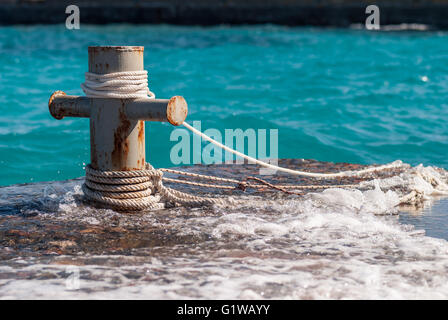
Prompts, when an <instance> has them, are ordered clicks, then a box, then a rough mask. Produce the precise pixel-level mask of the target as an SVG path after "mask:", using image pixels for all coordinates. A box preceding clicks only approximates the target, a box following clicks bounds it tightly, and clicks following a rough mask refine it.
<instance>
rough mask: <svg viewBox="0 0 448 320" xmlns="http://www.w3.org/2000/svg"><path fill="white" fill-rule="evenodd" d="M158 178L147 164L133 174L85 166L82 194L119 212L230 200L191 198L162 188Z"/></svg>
mask: <svg viewBox="0 0 448 320" xmlns="http://www.w3.org/2000/svg"><path fill="white" fill-rule="evenodd" d="M162 177H163V172H162V171H161V170H157V169H154V168H153V167H152V166H151V165H150V164H149V163H147V164H146V169H145V170H133V171H99V170H95V169H93V168H92V167H91V166H90V165H87V166H86V180H85V183H84V184H83V185H82V190H83V192H84V194H85V196H86V197H87V198H88V199H90V200H94V201H97V202H99V203H102V204H105V205H108V206H111V207H113V208H114V209H117V210H120V211H124V210H130V211H139V210H146V209H152V210H157V209H164V208H165V203H166V202H172V203H175V204H181V205H184V206H202V205H213V204H218V205H224V204H228V203H232V199H230V198H225V199H224V198H212V197H200V196H194V195H191V194H188V193H184V192H181V191H178V190H174V189H171V188H168V187H165V186H164V185H163V183H162ZM157 193H158V194H157Z"/></svg>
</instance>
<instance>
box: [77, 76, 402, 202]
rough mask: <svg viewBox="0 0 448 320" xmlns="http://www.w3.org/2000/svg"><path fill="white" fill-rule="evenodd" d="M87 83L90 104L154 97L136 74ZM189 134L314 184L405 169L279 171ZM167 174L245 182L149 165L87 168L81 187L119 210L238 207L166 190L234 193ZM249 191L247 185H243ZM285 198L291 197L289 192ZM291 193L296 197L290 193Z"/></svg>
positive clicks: (84, 87) (397, 164) (145, 79)
mask: <svg viewBox="0 0 448 320" xmlns="http://www.w3.org/2000/svg"><path fill="white" fill-rule="evenodd" d="M85 77H86V79H85V82H84V83H83V84H81V88H82V90H83V91H84V93H85V94H86V96H87V97H90V98H128V99H130V98H149V99H154V98H155V95H154V93H152V92H151V91H150V90H149V88H148V73H147V71H132V72H116V73H109V74H102V75H101V74H94V73H90V72H86V74H85ZM183 125H184V126H185V128H187V129H188V130H190V131H191V132H193V133H194V134H197V135H199V136H201V137H202V138H204V139H205V140H207V141H209V142H210V143H213V144H215V145H216V146H218V147H220V148H222V149H224V150H226V151H228V152H231V153H233V154H235V155H237V156H240V157H242V158H244V159H246V160H249V161H252V162H254V163H256V164H258V165H260V166H263V167H267V168H270V169H274V170H277V171H281V172H285V173H289V174H293V175H299V176H305V177H313V178H325V179H336V178H341V177H350V176H361V175H366V174H371V173H374V172H378V171H384V170H389V169H393V168H402V167H406V166H405V165H404V164H403V163H402V162H401V161H395V162H393V163H390V164H388V165H383V166H379V167H371V168H367V169H363V170H359V171H344V172H338V173H314V172H304V171H297V170H292V169H288V168H282V167H278V166H275V165H272V164H269V163H266V162H263V161H260V160H258V159H255V158H252V157H250V156H247V155H245V154H243V153H241V152H238V151H236V150H233V149H231V148H229V147H227V146H225V145H223V144H221V143H219V142H217V141H215V140H213V139H212V138H210V137H209V136H207V135H205V134H204V133H202V132H200V131H198V130H196V129H195V128H194V127H192V126H190V125H189V124H188V123H186V122H184V123H183ZM163 171H166V172H172V173H178V174H183V175H186V176H188V175H190V176H196V177H198V176H200V177H202V178H206V179H208V180H211V181H219V182H231V183H238V185H241V181H238V180H233V179H224V178H219V177H213V176H204V175H197V174H191V173H185V172H182V171H176V170H170V169H159V170H157V169H154V168H153V167H152V166H151V165H150V164H146V169H145V170H134V171H98V170H94V169H93V168H92V167H91V166H90V165H87V166H86V181H85V183H84V184H83V186H82V189H83V192H84V194H85V195H86V197H87V198H89V199H92V200H95V201H98V202H100V203H103V204H106V205H109V206H112V207H114V208H115V209H118V210H144V209H161V208H163V207H164V203H163V202H173V203H177V204H182V205H207V204H220V205H225V204H231V203H233V202H234V200H232V199H231V198H212V197H200V196H194V195H191V194H188V193H184V192H180V191H177V190H174V189H171V188H167V187H165V186H164V185H163V183H162V179H164V180H166V181H169V182H175V183H184V184H190V185H196V186H205V187H213V188H223V189H229V188H231V189H235V187H230V186H222V185H212V184H204V183H197V182H190V181H185V180H179V179H171V178H163ZM254 179H255V180H257V181H258V182H259V184H255V185H254V184H252V185H251V186H252V187H254V186H256V187H260V186H268V187H271V188H274V189H278V190H281V191H284V192H285V190H286V189H287V188H292V189H301V188H303V189H312V188H315V189H317V188H326V187H336V186H339V187H353V186H355V185H331V186H275V185H272V184H270V183H268V182H266V181H264V180H261V179H258V178H254ZM244 183H246V185H247V182H244ZM286 192H287V191H286ZM288 193H292V192H288Z"/></svg>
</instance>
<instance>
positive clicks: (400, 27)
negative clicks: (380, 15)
mask: <svg viewBox="0 0 448 320" xmlns="http://www.w3.org/2000/svg"><path fill="white" fill-rule="evenodd" d="M350 29H354V30H367V29H366V26H365V25H364V24H361V23H356V24H352V25H350ZM428 30H432V28H431V26H429V25H426V24H421V23H400V24H387V25H380V30H378V31H428Z"/></svg>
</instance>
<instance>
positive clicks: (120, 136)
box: [111, 100, 135, 171]
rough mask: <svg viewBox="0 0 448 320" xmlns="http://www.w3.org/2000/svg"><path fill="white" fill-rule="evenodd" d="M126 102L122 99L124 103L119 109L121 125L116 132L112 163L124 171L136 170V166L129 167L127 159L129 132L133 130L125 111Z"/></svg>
mask: <svg viewBox="0 0 448 320" xmlns="http://www.w3.org/2000/svg"><path fill="white" fill-rule="evenodd" d="M124 109H125V103H124V101H123V100H122V105H121V107H120V110H119V119H120V125H119V126H118V127H117V128H116V129H115V132H114V149H113V151H112V157H111V159H112V165H113V166H114V167H117V168H120V170H122V171H127V170H134V169H135V168H128V167H127V166H126V161H127V158H128V154H129V141H128V138H129V134H130V131H131V122H130V121H129V119H128V118H127V117H126V113H125V111H124Z"/></svg>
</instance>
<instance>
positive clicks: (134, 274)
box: [0, 166, 448, 299]
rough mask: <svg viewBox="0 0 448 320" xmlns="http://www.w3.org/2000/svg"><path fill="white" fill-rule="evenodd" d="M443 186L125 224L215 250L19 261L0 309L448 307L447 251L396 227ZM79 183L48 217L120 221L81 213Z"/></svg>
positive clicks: (375, 184) (411, 178) (447, 245)
mask: <svg viewBox="0 0 448 320" xmlns="http://www.w3.org/2000/svg"><path fill="white" fill-rule="evenodd" d="M428 176H430V177H431V178H430V179H429V178H428ZM446 177H447V176H446V172H445V171H443V170H440V169H437V168H431V167H423V166H418V167H415V168H411V169H409V170H408V171H406V172H405V173H402V174H400V175H399V176H395V177H391V178H387V179H382V180H381V179H378V180H376V181H372V182H368V183H364V184H363V187H364V188H368V187H370V188H368V190H365V189H364V190H363V189H361V190H363V191H361V190H354V189H347V190H345V189H338V188H332V189H327V190H325V191H323V192H321V193H311V194H308V195H306V196H305V197H302V198H298V197H292V196H285V197H284V198H279V199H275V200H273V199H272V200H269V199H262V198H259V197H258V198H253V197H249V196H245V197H244V198H246V199H247V200H248V201H247V202H246V204H245V205H244V206H239V207H233V208H220V207H215V208H214V209H213V210H211V211H210V212H207V213H204V211H203V210H201V209H193V210H188V211H187V214H188V218H186V217H185V214H186V213H185V212H186V211H184V210H183V209H182V208H178V209H175V210H174V211H173V210H172V211H171V213H170V215H169V219H168V218H167V217H168V216H167V215H168V213H166V212H164V211H162V212H160V213H157V214H155V215H145V216H140V217H136V216H126V217H122V218H121V219H122V223H123V225H132V224H137V223H138V224H140V225H144V224H151V225H152V226H154V227H161V228H172V229H173V230H176V235H178V236H187V237H188V236H191V237H192V238H193V237H198V236H201V235H202V236H204V237H205V238H206V239H208V240H207V241H200V242H198V243H195V244H185V245H183V244H179V245H177V246H174V247H172V248H169V250H168V251H167V252H164V253H163V254H156V253H154V251H152V250H153V249H151V248H148V249H145V248H141V249H138V250H135V254H134V255H131V256H121V255H116V256H104V255H103V256H90V255H78V256H76V257H63V256H62V257H55V258H53V259H52V260H51V261H50V262H49V263H43V262H42V261H40V260H39V259H37V260H36V259H34V260H33V259H31V258H30V259H29V260H27V258H21V260H25V262H26V263H20V264H19V263H17V262H18V261H14V267H13V268H11V266H10V265H1V266H0V272H1V273H11V276H10V277H3V278H2V279H0V298H55V299H59V298H133V299H139V298H145V299H147V298H151V299H172V298H180V299H184V298H202V299H208V298H216V299H264V298H267V299H270V298H276V299H378V298H379V299H417V298H419V299H430V298H431V299H447V298H448V273H447V272H446V270H447V269H448V242H447V241H445V240H442V239H436V238H431V237H427V236H425V235H424V233H423V232H421V230H415V229H414V228H413V227H412V226H410V225H403V224H400V223H399V222H398V218H397V216H396V215H394V214H396V213H398V210H399V209H398V207H397V204H398V203H399V201H400V197H402V196H403V194H404V193H406V192H408V191H409V190H411V189H412V190H417V191H418V192H420V193H422V194H424V196H425V197H430V196H431V194H433V193H440V192H442V193H443V191H444V188H445V186H446V185H445V182H446ZM428 181H430V182H428ZM431 181H432V182H431ZM79 183H80V182H77V184H76V185H75V186H74V187H73V186H72V187H71V188H72V189H71V191H70V192H68V193H66V196H65V198H64V200H63V201H62V202H60V203H59V209H58V212H57V213H56V214H54V213H46V214H47V215H48V218H51V219H61V220H67V221H68V220H76V219H82V220H83V221H85V222H86V223H90V224H93V225H99V224H102V223H106V221H107V220H108V219H110V218H111V217H113V216H115V215H117V213H115V212H113V211H111V210H98V209H91V208H88V207H84V208H79V207H78V205H77V204H76V202H75V196H76V195H77V194H80V190H79ZM397 188H399V189H400V190H398V189H397ZM391 189H394V190H391ZM403 190H404V191H403ZM173 212H174V214H173ZM69 258H70V259H72V260H73V261H74V263H75V262H76V264H79V270H80V274H81V279H80V289H79V290H68V289H67V287H66V278H67V275H66V274H65V270H66V264H67V262H66V261H65V262H64V264H63V265H61V264H60V261H61V260H64V259H69ZM13 274H19V275H20V274H27V275H30V276H28V278H23V277H22V278H21V277H20V276H14V275H13ZM48 275H50V276H48ZM46 278H47V279H46ZM29 279H31V280H29ZM39 279H40V280H39Z"/></svg>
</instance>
